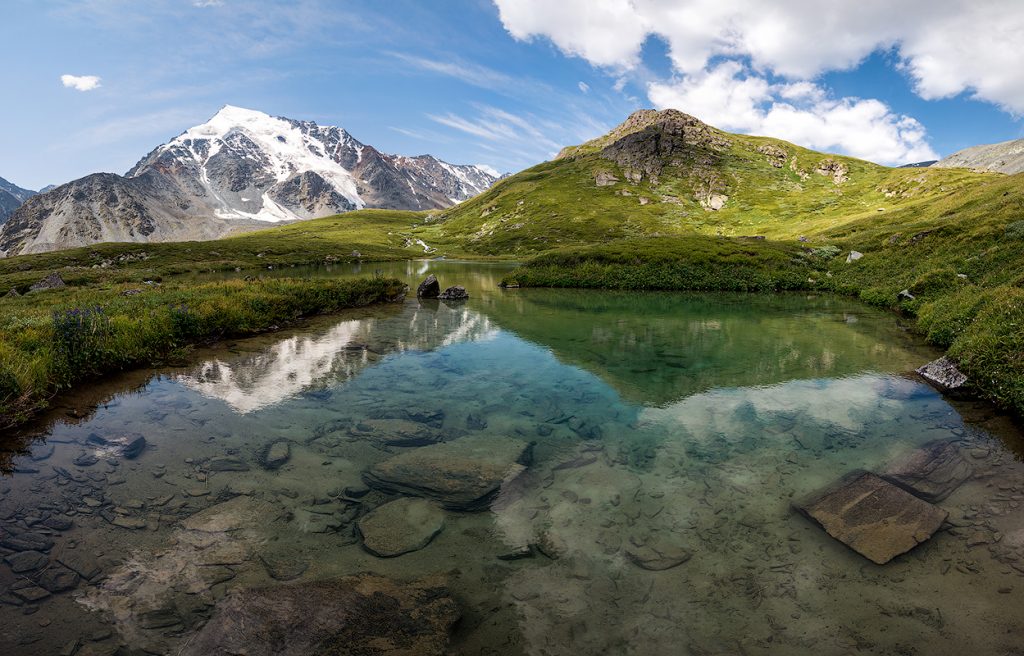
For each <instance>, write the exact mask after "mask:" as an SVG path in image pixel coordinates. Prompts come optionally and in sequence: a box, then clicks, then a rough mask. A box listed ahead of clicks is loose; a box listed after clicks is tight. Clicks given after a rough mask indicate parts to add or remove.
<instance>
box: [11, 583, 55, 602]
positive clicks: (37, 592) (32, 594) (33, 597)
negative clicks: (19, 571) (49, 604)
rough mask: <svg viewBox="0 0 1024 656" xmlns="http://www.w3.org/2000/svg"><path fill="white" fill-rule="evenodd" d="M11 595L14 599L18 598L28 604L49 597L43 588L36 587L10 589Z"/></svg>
mask: <svg viewBox="0 0 1024 656" xmlns="http://www.w3.org/2000/svg"><path fill="white" fill-rule="evenodd" d="M11 594H13V595H14V596H16V597H19V598H20V599H22V600H23V601H27V602H28V603H30V604H31V603H34V602H37V601H42V600H43V599H46V598H47V597H49V596H50V593H49V592H47V591H46V590H45V589H43V588H40V587H39V586H38V585H28V586H25V587H23V588H18V589H14V588H11Z"/></svg>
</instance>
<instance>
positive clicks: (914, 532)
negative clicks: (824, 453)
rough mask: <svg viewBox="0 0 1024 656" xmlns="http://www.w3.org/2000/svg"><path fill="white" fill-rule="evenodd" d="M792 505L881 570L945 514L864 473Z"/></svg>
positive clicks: (935, 526) (924, 537)
mask: <svg viewBox="0 0 1024 656" xmlns="http://www.w3.org/2000/svg"><path fill="white" fill-rule="evenodd" d="M793 505H794V508H796V510H798V511H800V512H801V513H803V514H804V515H806V516H807V517H808V518H810V519H813V520H814V521H815V522H817V523H818V524H820V525H821V527H822V528H824V529H825V531H826V532H827V533H828V534H829V535H831V536H832V537H834V538H835V539H837V540H839V541H840V542H842V543H843V544H845V545H846V546H848V547H850V548H851V549H853V550H854V551H856V552H857V553H859V554H860V555H862V556H864V557H865V558H867V559H868V560H870V561H872V562H874V563H877V564H879V565H884V564H885V563H887V562H889V561H890V560H892V559H893V558H895V557H896V556H899V555H900V554H903V553H906V552H908V551H910V550H911V549H913V548H914V547H916V546H917V545H918V544H920V543H922V542H924V541H925V540H927V539H928V538H930V537H931V536H932V534H934V533H935V531H937V530H938V529H939V527H940V526H941V525H942V522H944V521H945V520H946V517H947V516H948V515H949V513H947V512H946V511H945V510H942V509H941V508H938V507H936V506H933V505H932V504H930V503H928V502H927V501H923V500H921V499H918V498H917V497H915V496H914V495H912V494H910V493H909V492H906V491H905V490H903V489H902V488H899V487H897V486H895V485H893V484H892V483H889V482H887V481H885V480H883V479H881V478H879V477H878V476H876V475H874V474H872V473H870V472H866V471H862V470H854V471H852V472H850V473H849V474H847V475H845V476H843V477H842V478H841V479H839V480H838V481H836V482H835V483H833V484H832V485H830V486H828V487H826V488H825V489H823V490H820V491H818V492H815V493H813V494H811V495H810V496H809V497H807V498H806V499H804V500H802V501H798V502H796V503H794V504H793Z"/></svg>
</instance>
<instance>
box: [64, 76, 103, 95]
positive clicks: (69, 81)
mask: <svg viewBox="0 0 1024 656" xmlns="http://www.w3.org/2000/svg"><path fill="white" fill-rule="evenodd" d="M60 82H61V84H63V85H64V86H65V87H67V88H69V89H75V90H76V91H92V90H93V89H96V88H99V87H100V86H102V85H101V84H100V78H99V76H96V75H61V76H60Z"/></svg>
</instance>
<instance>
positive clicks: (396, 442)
mask: <svg viewBox="0 0 1024 656" xmlns="http://www.w3.org/2000/svg"><path fill="white" fill-rule="evenodd" d="M350 432H351V434H352V435H353V436H355V437H362V438H366V439H369V440H373V441H375V442H380V443H382V444H386V445H388V446H425V445H427V444H434V443H436V442H440V441H441V437H442V436H441V434H440V433H438V432H437V431H435V430H433V429H431V427H430V426H427V425H426V424H423V423H420V422H417V421H408V420H406V419H364V420H363V421H360V422H359V423H358V424H356V425H355V427H354V428H353V429H352V430H351V431H350Z"/></svg>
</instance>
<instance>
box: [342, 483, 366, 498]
mask: <svg viewBox="0 0 1024 656" xmlns="http://www.w3.org/2000/svg"><path fill="white" fill-rule="evenodd" d="M343 492H344V494H345V496H347V497H351V498H353V499H362V498H363V497H365V496H366V495H367V494H369V493H370V488H369V487H368V486H366V485H349V486H348V487H346V488H345V489H344V490H343Z"/></svg>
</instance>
